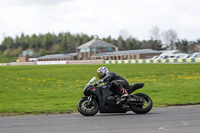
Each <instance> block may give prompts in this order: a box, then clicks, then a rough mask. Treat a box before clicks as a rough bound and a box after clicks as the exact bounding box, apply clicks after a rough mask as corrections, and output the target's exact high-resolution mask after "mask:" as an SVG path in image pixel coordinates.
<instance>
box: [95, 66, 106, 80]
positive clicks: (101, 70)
mask: <svg viewBox="0 0 200 133" xmlns="http://www.w3.org/2000/svg"><path fill="white" fill-rule="evenodd" d="M106 72H108V68H106V67H100V68H99V69H97V76H98V77H99V79H102V78H103V77H105V76H106Z"/></svg>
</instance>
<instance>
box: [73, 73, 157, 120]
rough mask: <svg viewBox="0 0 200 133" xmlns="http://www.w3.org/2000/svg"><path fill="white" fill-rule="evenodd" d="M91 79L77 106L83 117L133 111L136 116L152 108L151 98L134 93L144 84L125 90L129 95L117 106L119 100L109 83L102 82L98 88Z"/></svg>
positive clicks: (137, 84) (133, 85)
mask: <svg viewBox="0 0 200 133" xmlns="http://www.w3.org/2000/svg"><path fill="white" fill-rule="evenodd" d="M95 81H96V77H93V78H92V79H91V80H90V81H89V83H88V84H87V85H86V86H85V88H84V90H83V94H84V95H85V96H84V97H82V98H81V99H80V100H79V101H78V104H77V109H78V111H79V112H80V113H81V114H82V115H84V116H93V115H95V114H97V113H98V111H99V112H100V113H126V112H127V111H133V112H135V113H137V114H145V113H148V112H149V111H150V110H151V109H152V106H153V102H152V100H151V98H150V97H149V96H148V95H146V94H144V93H135V94H133V95H131V93H133V92H134V91H136V90H137V89H140V88H142V87H143V86H144V83H135V84H132V85H130V86H129V87H127V88H125V89H126V90H127V92H128V93H129V94H130V95H129V96H128V97H127V98H125V99H121V102H120V103H119V104H117V100H119V98H121V97H120V96H119V94H118V93H117V92H116V89H114V88H113V87H112V85H111V83H109V82H104V84H103V85H101V86H98V82H96V83H95V84H94V85H92V84H91V83H92V82H95Z"/></svg>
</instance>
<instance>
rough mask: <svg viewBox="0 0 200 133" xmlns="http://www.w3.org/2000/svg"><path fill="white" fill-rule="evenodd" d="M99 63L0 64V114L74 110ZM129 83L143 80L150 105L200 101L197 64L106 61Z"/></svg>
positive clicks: (199, 77) (141, 90)
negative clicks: (114, 62) (151, 101)
mask: <svg viewBox="0 0 200 133" xmlns="http://www.w3.org/2000/svg"><path fill="white" fill-rule="evenodd" d="M100 66H102V65H45V66H4V67H0V114H4V113H6V114H9V113H10V114H29V113H30V114H42V113H66V112H72V111H76V104H77V102H78V100H79V99H80V98H81V97H82V96H83V94H82V90H83V88H84V86H85V84H87V82H88V81H89V80H90V79H91V78H92V77H93V76H96V70H97V69H98V68H99V67H100ZM104 66H106V67H107V68H108V69H109V70H110V71H113V72H116V73H118V74H119V75H121V76H123V77H125V78H126V79H127V80H128V81H129V83H130V84H132V83H145V86H144V88H143V89H140V90H138V91H136V92H143V93H146V94H147V95H149V96H150V97H151V98H152V100H153V102H154V107H160V106H166V105H167V104H188V103H200V64H113V65H112V64H109V65H104Z"/></svg>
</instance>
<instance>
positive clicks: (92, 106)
mask: <svg viewBox="0 0 200 133" xmlns="http://www.w3.org/2000/svg"><path fill="white" fill-rule="evenodd" d="M77 109H78V111H79V112H80V113H81V114H82V115H84V116H93V115H95V114H96V113H97V112H98V111H99V105H98V102H97V101H94V100H93V101H88V99H87V97H83V98H81V99H80V100H79V101H78V104H77Z"/></svg>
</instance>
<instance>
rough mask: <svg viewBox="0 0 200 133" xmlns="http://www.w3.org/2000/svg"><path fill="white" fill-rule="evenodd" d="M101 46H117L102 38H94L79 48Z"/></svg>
mask: <svg viewBox="0 0 200 133" xmlns="http://www.w3.org/2000/svg"><path fill="white" fill-rule="evenodd" d="M94 47H95V48H99V47H116V46H114V45H113V44H110V43H107V42H104V41H102V40H99V39H96V38H95V39H93V40H91V41H89V42H87V43H85V44H83V45H81V46H79V47H78V49H81V48H94Z"/></svg>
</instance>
